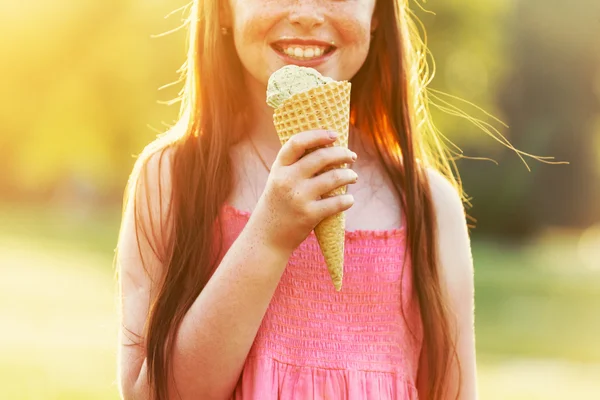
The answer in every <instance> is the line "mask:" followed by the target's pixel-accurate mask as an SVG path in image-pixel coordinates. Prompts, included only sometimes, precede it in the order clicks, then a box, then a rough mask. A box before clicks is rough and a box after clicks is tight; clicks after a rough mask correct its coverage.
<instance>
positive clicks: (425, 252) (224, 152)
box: [125, 0, 460, 400]
mask: <svg viewBox="0 0 600 400" xmlns="http://www.w3.org/2000/svg"><path fill="white" fill-rule="evenodd" d="M221 7H222V6H221V2H220V1H218V0H195V1H194V2H193V3H192V7H191V12H190V18H189V19H188V22H187V23H188V28H189V53H188V57H187V61H186V64H185V65H184V69H183V73H184V75H183V76H184V77H185V86H184V90H183V93H182V112H181V119H180V121H179V124H178V125H177V126H176V127H174V128H173V129H172V130H170V131H169V132H167V133H166V134H165V135H163V136H161V137H159V138H158V139H157V140H156V141H154V142H153V143H152V144H151V145H150V146H148V147H147V148H146V149H145V150H144V152H143V153H142V154H141V156H140V157H139V159H138V162H137V163H136V167H135V168H134V171H133V173H132V174H131V177H130V181H129V184H128V190H127V191H126V198H125V203H126V204H127V202H128V201H133V202H134V209H135V214H136V230H137V231H138V234H143V235H145V237H146V238H147V239H148V242H149V243H151V244H152V250H153V251H154V253H155V255H156V256H157V257H158V258H159V260H161V261H162V264H163V266H164V272H163V278H162V279H161V281H160V282H157V284H158V285H159V287H158V291H157V293H158V295H157V296H156V298H154V299H152V303H151V307H150V312H149V315H148V319H147V323H146V330H145V333H144V334H145V340H144V342H143V345H144V346H145V348H146V351H147V367H148V378H149V382H150V384H151V386H152V393H153V396H154V398H155V399H156V400H163V399H167V385H168V379H169V374H170V371H171V366H172V352H173V346H174V339H175V337H176V334H177V330H178V328H179V326H180V324H181V321H182V319H183V317H184V315H185V314H186V312H187V311H188V309H189V308H190V307H191V305H192V303H193V302H194V300H195V299H196V298H197V296H198V295H199V294H200V292H201V291H202V289H203V288H204V286H205V285H206V283H207V282H208V279H209V278H210V275H211V273H212V271H213V270H214V269H215V268H216V267H217V265H215V263H216V259H215V257H214V254H213V253H212V251H211V250H212V240H213V238H215V235H217V236H216V239H217V240H218V239H219V238H220V235H221V232H220V231H219V230H218V229H217V230H215V229H214V227H215V224H214V223H215V221H216V218H217V214H218V211H219V209H220V207H221V206H222V205H223V204H224V202H225V201H226V198H227V196H228V195H229V192H230V190H231V189H232V177H231V172H232V171H231V161H230V159H229V149H230V147H231V146H232V144H234V143H235V141H236V139H237V137H236V132H239V130H238V129H237V128H238V127H239V126H241V124H244V123H248V117H249V115H248V112H247V109H246V104H245V103H244V102H243V98H244V96H240V95H239V94H240V93H239V90H240V88H243V87H244V80H243V74H242V68H243V67H242V65H241V63H240V61H239V59H238V57H237V54H236V51H235V48H234V46H233V42H232V39H231V37H230V36H224V35H222V34H221V32H220V23H219V21H220V20H221V17H222V15H223V14H222V13H223V12H225V11H224V10H223V9H222V8H221ZM375 14H376V18H377V19H378V27H377V30H376V32H375V37H374V39H373V41H372V45H371V49H370V52H369V55H368V57H367V59H366V61H365V63H364V65H363V66H362V68H361V69H360V71H359V72H358V73H357V75H356V76H355V77H354V78H353V79H352V101H351V122H352V124H353V125H354V126H355V127H357V128H358V130H359V131H361V132H365V133H368V134H369V135H371V137H372V139H373V142H374V143H375V144H376V149H377V155H378V158H379V159H380V162H381V164H382V165H383V166H384V168H385V171H386V173H387V174H388V175H389V177H390V178H391V181H392V182H394V188H395V190H396V191H397V193H398V195H399V198H400V199H401V202H402V208H403V210H405V212H404V214H405V222H406V232H407V245H408V246H409V254H410V257H411V262H412V265H413V266H414V267H413V276H412V278H413V281H414V287H415V289H416V293H417V296H418V303H419V307H420V314H421V319H422V327H423V351H422V356H421V365H420V368H422V369H423V370H425V371H426V375H424V374H423V373H420V374H419V376H420V379H422V378H423V377H424V376H426V381H421V382H419V395H420V397H421V398H423V399H439V398H441V397H442V396H443V395H444V394H445V392H446V391H447V390H448V388H449V371H450V365H451V364H452V363H453V360H455V359H456V350H455V346H454V344H453V340H452V337H453V332H452V331H451V329H452V326H454V325H453V324H452V322H451V321H450V315H449V313H448V311H447V300H446V297H445V293H444V289H443V286H442V285H441V283H440V279H439V275H440V274H439V265H438V259H437V243H436V230H435V226H436V217H435V213H434V208H433V204H432V197H431V192H430V187H429V182H428V178H427V171H426V169H427V168H432V169H435V170H437V171H438V172H440V173H442V175H444V176H446V178H447V179H449V180H450V181H451V182H452V183H454V184H455V185H456V186H457V188H458V189H459V190H460V185H459V182H457V180H456V179H455V178H454V177H453V173H452V169H451V166H452V164H451V163H450V162H449V161H448V160H449V157H448V150H446V148H445V147H444V145H443V142H442V140H441V138H440V137H439V136H438V135H436V131H435V128H434V127H433V125H432V123H431V121H430V119H429V115H428V106H427V98H426V95H427V91H426V86H427V84H428V83H429V78H430V77H429V76H427V75H428V69H427V63H426V58H425V55H426V54H427V52H426V45H425V43H424V41H423V40H422V39H421V38H420V36H419V31H418V26H417V25H416V24H415V19H414V16H413V15H412V13H411V11H410V10H409V9H408V5H407V0H394V1H378V2H377V4H376V8H375ZM223 77H227V78H226V79H225V78H223ZM233 94H235V95H233ZM167 149H170V152H171V154H172V157H170V160H171V164H170V165H169V168H171V169H172V173H171V174H170V175H171V176H172V187H170V188H169V196H170V201H169V204H170V209H169V211H168V221H167V222H166V223H165V222H164V221H162V220H161V221H150V223H149V224H143V223H142V222H141V221H142V218H141V216H142V215H148V214H150V215H151V213H149V212H148V210H143V209H141V206H140V205H139V204H138V203H137V202H136V194H137V193H140V192H145V193H148V191H146V190H142V189H141V188H142V185H145V184H146V182H147V179H146V177H145V172H146V168H145V165H146V163H147V160H148V159H149V157H150V156H152V155H154V154H156V153H161V154H164V152H165V151H166V150H167ZM215 188H219V189H220V190H215ZM159 190H160V188H159ZM209 239H210V240H209ZM199 266H201V268H199ZM400 308H401V309H402V307H400ZM456 361H457V360H456Z"/></svg>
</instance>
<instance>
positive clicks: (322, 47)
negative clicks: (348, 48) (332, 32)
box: [271, 39, 336, 61]
mask: <svg viewBox="0 0 600 400" xmlns="http://www.w3.org/2000/svg"><path fill="white" fill-rule="evenodd" d="M271 47H272V48H273V50H275V51H276V52H277V53H279V55H280V56H284V57H286V58H290V59H293V60H297V61H314V60H319V59H321V58H323V57H324V56H327V55H329V54H331V53H333V52H334V51H335V49H336V47H335V46H334V45H333V44H332V43H330V42H324V41H319V40H305V39H294V40H280V41H277V42H274V43H272V44H271Z"/></svg>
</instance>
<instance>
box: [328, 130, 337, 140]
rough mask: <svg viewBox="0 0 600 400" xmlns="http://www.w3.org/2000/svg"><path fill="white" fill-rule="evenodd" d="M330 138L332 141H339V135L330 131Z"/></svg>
mask: <svg viewBox="0 0 600 400" xmlns="http://www.w3.org/2000/svg"><path fill="white" fill-rule="evenodd" d="M329 137H330V138H331V139H337V137H338V134H337V132H332V131H330V132H329Z"/></svg>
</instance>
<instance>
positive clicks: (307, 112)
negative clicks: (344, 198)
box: [273, 81, 351, 291]
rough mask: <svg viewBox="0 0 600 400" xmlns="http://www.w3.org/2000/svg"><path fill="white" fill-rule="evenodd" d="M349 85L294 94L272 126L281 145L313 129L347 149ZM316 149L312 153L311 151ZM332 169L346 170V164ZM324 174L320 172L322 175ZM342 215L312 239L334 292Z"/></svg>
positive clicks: (340, 269)
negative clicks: (331, 133)
mask: <svg viewBox="0 0 600 400" xmlns="http://www.w3.org/2000/svg"><path fill="white" fill-rule="evenodd" d="M350 86H351V85H350V83H349V82H345V81H343V82H337V81H334V82H329V83H327V84H325V85H320V86H317V87H314V88H312V89H309V90H306V91H304V92H300V93H297V94H294V95H293V96H291V97H290V98H289V99H287V100H285V101H284V102H283V103H282V104H281V106H279V107H277V108H276V109H275V112H274V114H273V122H274V123H275V128H276V129H277V135H278V136H279V140H280V141H281V144H282V145H283V144H285V143H286V142H287V141H288V140H289V138H290V137H292V136H293V135H295V134H297V133H299V132H303V131H308V130H315V129H326V130H331V131H335V132H337V133H338V134H339V137H338V139H337V140H336V141H335V143H334V144H333V146H342V147H346V148H347V147H348V129H349V125H350ZM314 150H316V149H312V150H311V151H314ZM333 168H346V164H342V165H335V166H331V167H329V168H327V169H326V170H324V171H327V170H329V169H333ZM324 171H323V172H324ZM344 193H346V186H343V187H340V188H338V189H335V190H333V191H331V192H329V193H326V194H325V195H323V198H326V197H331V196H336V195H340V194H344ZM344 233H345V218H344V213H343V212H341V213H338V214H335V215H332V216H330V217H328V218H325V219H324V220H323V221H321V222H320V223H319V224H318V225H317V226H316V227H315V235H316V237H317V240H318V242H319V246H320V247H321V252H322V253H323V256H324V258H325V263H326V264H327V269H328V270H329V274H330V275H331V279H332V280H333V285H334V287H335V290H337V291H339V290H341V288H342V278H343V275H344Z"/></svg>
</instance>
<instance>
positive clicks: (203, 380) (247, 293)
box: [173, 219, 289, 399]
mask: <svg viewBox="0 0 600 400" xmlns="http://www.w3.org/2000/svg"><path fill="white" fill-rule="evenodd" d="M288 258H289V254H286V253H284V252H279V251H275V250H274V249H273V248H272V247H271V246H269V245H267V244H266V243H265V242H264V241H263V240H262V237H261V229H260V228H259V227H258V226H256V225H255V224H254V222H253V220H252V219H251V220H250V221H249V223H248V225H247V226H246V228H245V229H244V230H243V231H242V233H241V234H240V236H239V237H238V239H237V240H236V241H235V242H234V243H233V245H232V246H231V248H230V249H229V250H228V252H227V254H226V255H225V257H224V258H223V260H222V262H221V264H220V265H219V267H218V268H217V270H216V271H215V273H214V275H213V276H212V277H211V279H210V280H209V282H208V283H207V285H206V287H205V288H204V289H203V291H202V293H201V294H200V296H198V298H197V299H196V301H195V302H194V304H193V305H192V307H191V308H190V310H189V311H188V313H187V315H186V316H185V318H184V319H183V322H182V324H181V328H180V330H179V333H178V336H177V340H176V343H175V352H174V355H173V366H174V369H173V370H174V378H175V382H176V383H177V389H178V391H179V393H180V394H181V396H182V398H183V399H188V398H199V394H203V395H202V396H201V397H202V398H206V399H209V398H215V399H222V398H228V396H230V395H231V392H232V391H233V390H234V388H235V385H236V383H237V381H238V379H239V376H240V373H241V371H242V368H243V365H244V361H245V359H246V357H247V355H248V352H249V351H250V348H251V346H252V343H253V342H254V338H255V336H256V333H257V331H258V328H259V326H260V324H261V321H262V319H263V317H264V315H265V313H266V310H267V307H268V305H269V302H270V301H271V298H272V296H273V293H274V292H275V289H276V288H277V285H278V283H279V280H280V278H281V275H282V273H283V271H284V269H285V265H286V263H287V260H288Z"/></svg>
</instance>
